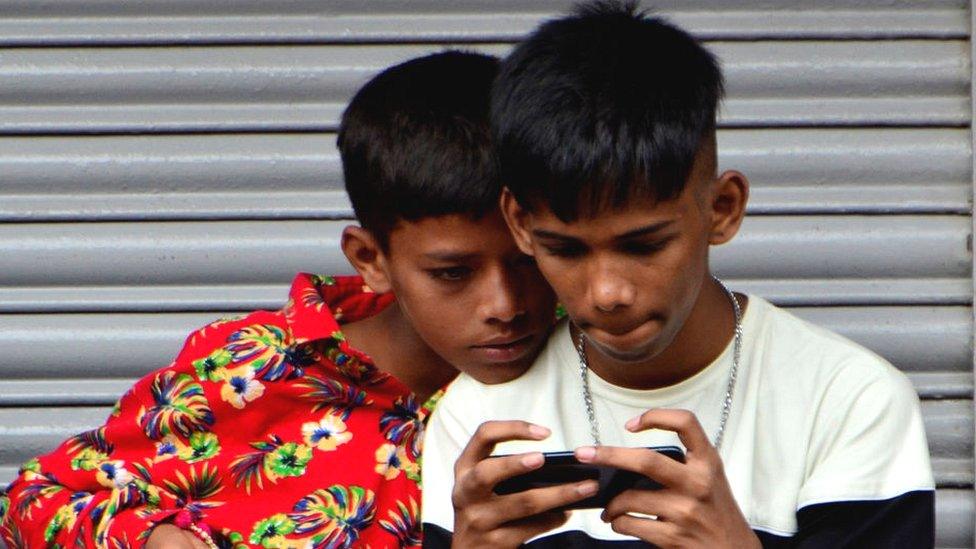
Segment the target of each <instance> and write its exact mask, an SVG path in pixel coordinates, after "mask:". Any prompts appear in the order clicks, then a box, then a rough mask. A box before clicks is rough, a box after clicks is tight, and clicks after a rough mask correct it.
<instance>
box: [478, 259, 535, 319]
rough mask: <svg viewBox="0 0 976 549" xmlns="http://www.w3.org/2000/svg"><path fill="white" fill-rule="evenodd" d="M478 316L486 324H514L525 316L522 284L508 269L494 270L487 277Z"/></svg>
mask: <svg viewBox="0 0 976 549" xmlns="http://www.w3.org/2000/svg"><path fill="white" fill-rule="evenodd" d="M480 293H481V296H482V298H481V301H480V304H479V306H478V315H479V316H480V317H481V319H482V320H483V321H485V322H503V323H508V322H512V321H513V320H515V319H516V318H518V317H519V316H520V315H523V314H525V303H524V301H523V299H522V291H521V282H520V281H519V279H518V276H517V274H516V273H515V272H513V271H512V270H511V269H508V268H498V269H493V270H492V271H490V272H489V273H488V274H487V275H486V276H485V283H484V285H483V287H482V291H481V292H480Z"/></svg>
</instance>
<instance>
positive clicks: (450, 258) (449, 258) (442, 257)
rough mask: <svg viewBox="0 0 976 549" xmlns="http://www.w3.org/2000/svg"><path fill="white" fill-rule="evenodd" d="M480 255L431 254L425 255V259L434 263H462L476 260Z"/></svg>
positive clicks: (460, 253) (461, 253)
mask: <svg viewBox="0 0 976 549" xmlns="http://www.w3.org/2000/svg"><path fill="white" fill-rule="evenodd" d="M477 255H478V254H473V253H464V252H431V253H429V254H424V257H426V258H427V259H431V260H434V261H443V262H444V263H461V262H463V261H467V260H470V259H474V258H475V256H477Z"/></svg>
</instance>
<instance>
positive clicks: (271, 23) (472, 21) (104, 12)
mask: <svg viewBox="0 0 976 549" xmlns="http://www.w3.org/2000/svg"><path fill="white" fill-rule="evenodd" d="M572 4H573V2H572V1H571V0H532V1H519V0H492V1H491V2H485V1H484V0H421V1H418V0H371V1H364V0H330V1H329V2H313V1H309V0H305V1H295V0H291V1H282V2H268V1H267V0H249V1H239V2H238V1H233V0H223V1H211V2H206V3H203V2H186V1H181V0H168V1H154V0H139V1H130V2H124V3H122V2H118V1H112V0H102V1H92V0H88V1H85V2H71V1H70V0H61V1H50V0H44V1H32V0H6V1H4V2H0V12H3V13H5V14H7V15H8V17H5V18H4V19H0V36H3V42H4V43H6V44H12V45H33V44H60V43H69V44H90V43H95V44H119V43H121V44H131V43H138V44H144V43H161V44H172V43H198V42H205V43H226V42H231V43H242V42H244V43H250V42H260V43H265V42H276V43H287V42H362V41H379V42H427V41H436V42H440V41H452V42H481V41H485V40H514V39H517V38H518V37H520V36H521V35H522V34H524V33H525V32H527V31H528V30H530V29H531V28H532V27H534V26H535V25H536V24H537V23H538V21H539V20H540V19H543V18H546V17H550V16H551V15H552V14H553V13H557V12H561V11H564V10H565V9H567V8H568V7H569V6H571V5H572ZM654 6H655V7H657V8H658V9H659V10H660V11H662V12H665V13H667V14H669V15H671V16H672V17H674V18H675V20H676V21H677V22H679V23H681V24H682V25H685V26H687V27H688V28H690V29H694V30H695V31H696V32H697V33H698V34H699V35H701V36H705V37H720V38H756V37H770V38H779V39H795V38H807V37H830V38H850V37H876V36H880V37H886V38H901V37H920V36H922V37H933V38H955V37H964V36H967V34H968V31H969V21H968V17H967V14H966V7H967V3H966V2H963V1H959V0H916V1H905V0H894V1H879V0H874V1H869V2H858V1H856V0H817V1H816V2H804V1H803V0H783V1H777V2H767V1H760V0H705V1H699V2H687V1H680V0H662V1H657V2H654ZM72 15H73V16H75V17H65V16H72Z"/></svg>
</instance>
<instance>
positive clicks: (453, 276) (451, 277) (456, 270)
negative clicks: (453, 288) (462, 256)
mask: <svg viewBox="0 0 976 549" xmlns="http://www.w3.org/2000/svg"><path fill="white" fill-rule="evenodd" d="M471 272H472V269H471V268H470V267H460V266H458V267H442V268H439V269H428V270H427V274H429V275H430V276H431V278H434V279H436V280H442V281H445V282H459V281H461V280H464V279H465V278H467V277H468V276H469V275H470V274H471Z"/></svg>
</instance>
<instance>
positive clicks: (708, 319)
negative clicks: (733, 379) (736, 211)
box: [586, 276, 746, 389]
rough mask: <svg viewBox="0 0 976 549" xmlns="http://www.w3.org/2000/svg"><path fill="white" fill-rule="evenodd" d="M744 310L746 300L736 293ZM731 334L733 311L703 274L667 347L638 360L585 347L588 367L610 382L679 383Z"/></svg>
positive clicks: (698, 369) (697, 369) (638, 385)
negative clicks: (695, 294)
mask: <svg viewBox="0 0 976 549" xmlns="http://www.w3.org/2000/svg"><path fill="white" fill-rule="evenodd" d="M738 300H739V304H740V306H741V307H742V311H743V313H744V312H745V305H746V300H745V297H744V296H741V295H740V296H738ZM734 335H735V312H734V310H733V308H732V303H731V302H730V301H729V297H728V294H726V293H725V290H723V289H722V287H721V286H720V285H719V284H718V283H717V282H715V280H713V279H712V277H711V276H708V277H706V279H705V283H704V284H703V285H702V289H701V291H700V292H699V295H698V299H697V301H696V302H695V305H694V306H693V307H692V310H691V312H690V313H689V315H688V318H687V319H685V322H684V324H683V325H682V326H681V328H680V329H679V331H678V333H677V334H676V335H675V336H674V337H673V338H672V339H671V342H670V343H668V345H667V347H665V348H664V349H663V350H661V351H660V352H658V353H657V354H655V355H654V356H653V357H652V358H649V359H646V360H642V361H634V362H629V361H620V360H616V359H613V358H611V357H608V356H606V355H605V354H603V353H601V352H600V351H598V350H597V349H596V348H594V346H593V345H587V346H586V357H587V362H588V363H589V366H590V369H591V370H592V371H593V373H595V374H596V375H598V376H600V377H601V378H603V379H604V380H606V381H607V382H609V383H612V384H613V385H617V386H619V387H626V388H630V389H657V388H661V387H667V386H670V385H675V384H677V383H680V382H682V381H684V380H686V379H688V378H690V377H692V376H694V375H695V374H697V373H698V372H701V371H702V370H704V369H705V368H707V367H708V365H709V364H711V363H712V362H714V361H715V359H716V358H718V357H719V355H720V354H722V351H724V350H725V348H726V347H727V346H728V345H729V342H731V341H732V338H733V337H734Z"/></svg>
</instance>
